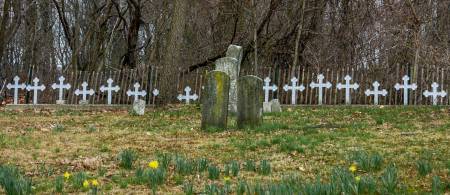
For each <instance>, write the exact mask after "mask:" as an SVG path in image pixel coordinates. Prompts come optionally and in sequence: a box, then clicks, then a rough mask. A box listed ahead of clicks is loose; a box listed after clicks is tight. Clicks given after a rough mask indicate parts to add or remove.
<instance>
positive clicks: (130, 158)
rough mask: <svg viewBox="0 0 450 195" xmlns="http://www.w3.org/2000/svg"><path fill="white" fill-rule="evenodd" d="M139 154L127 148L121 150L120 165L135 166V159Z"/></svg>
mask: <svg viewBox="0 0 450 195" xmlns="http://www.w3.org/2000/svg"><path fill="white" fill-rule="evenodd" d="M136 159H137V155H136V152H135V151H133V150H131V149H126V150H123V151H122V152H120V154H119V161H120V164H119V165H120V167H122V168H124V169H131V168H132V167H133V163H134V161H136Z"/></svg>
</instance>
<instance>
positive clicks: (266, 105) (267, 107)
mask: <svg viewBox="0 0 450 195" xmlns="http://www.w3.org/2000/svg"><path fill="white" fill-rule="evenodd" d="M263 111H264V113H269V112H272V105H271V103H270V102H263Z"/></svg>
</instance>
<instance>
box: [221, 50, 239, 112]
mask: <svg viewBox="0 0 450 195" xmlns="http://www.w3.org/2000/svg"><path fill="white" fill-rule="evenodd" d="M215 64H216V70H217V71H222V72H225V73H226V74H227V75H228V76H229V77H230V90H229V94H230V95H229V103H228V110H229V111H230V112H231V113H233V114H235V113H236V110H237V86H236V81H237V78H238V77H239V67H238V60H236V58H232V57H224V58H220V59H218V60H216V62H215Z"/></svg>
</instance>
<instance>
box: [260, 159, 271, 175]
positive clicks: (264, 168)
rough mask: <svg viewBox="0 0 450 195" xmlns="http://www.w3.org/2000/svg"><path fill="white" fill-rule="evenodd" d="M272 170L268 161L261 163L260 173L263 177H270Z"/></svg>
mask: <svg viewBox="0 0 450 195" xmlns="http://www.w3.org/2000/svg"><path fill="white" fill-rule="evenodd" d="M271 171H272V169H271V167H270V162H269V161H267V160H262V161H261V162H260V163H259V169H258V172H259V174H261V175H269V174H270V173H271Z"/></svg>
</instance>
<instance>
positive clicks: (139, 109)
mask: <svg viewBox="0 0 450 195" xmlns="http://www.w3.org/2000/svg"><path fill="white" fill-rule="evenodd" d="M133 113H134V114H136V115H140V116H142V115H144V114H145V101H144V100H139V99H138V100H135V101H134V102H133Z"/></svg>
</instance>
